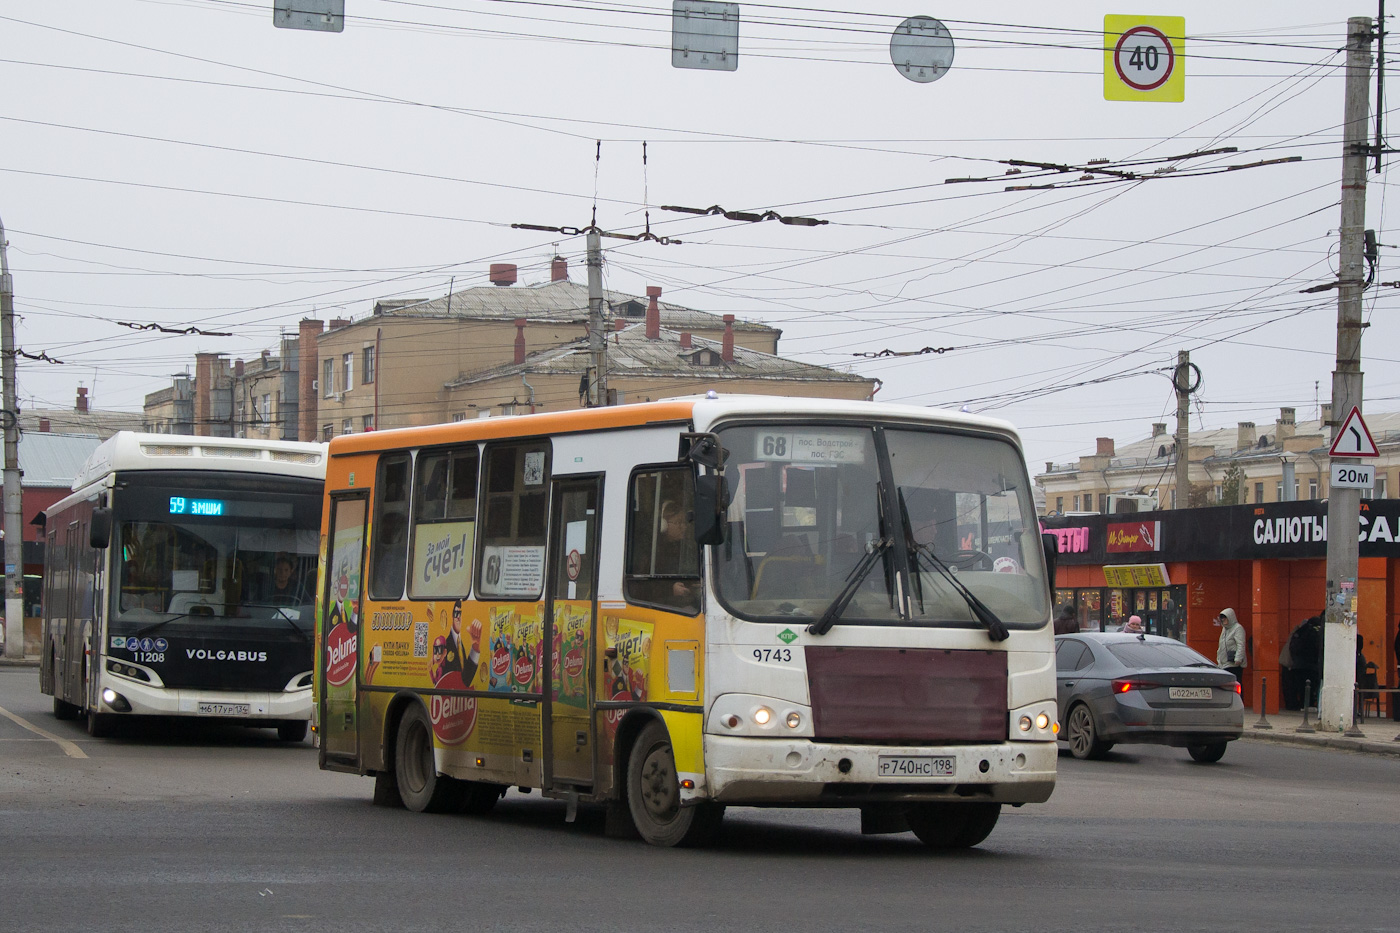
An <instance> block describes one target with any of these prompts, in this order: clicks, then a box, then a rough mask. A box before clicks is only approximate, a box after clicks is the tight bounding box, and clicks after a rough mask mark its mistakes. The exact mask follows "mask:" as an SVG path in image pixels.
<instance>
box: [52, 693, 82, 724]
mask: <svg viewBox="0 0 1400 933" xmlns="http://www.w3.org/2000/svg"><path fill="white" fill-rule="evenodd" d="M82 711H83V709H82V707H81V706H74V705H73V704H72V703H69V702H68V701H67V700H60V699H59V698H58V697H54V698H53V718H54V719H77V718H78V714H79V713H81V712H82Z"/></svg>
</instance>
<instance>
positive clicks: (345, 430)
mask: <svg viewBox="0 0 1400 933" xmlns="http://www.w3.org/2000/svg"><path fill="white" fill-rule="evenodd" d="M340 433H341V434H354V433H355V419H354V418H346V419H345V420H344V421H343V422H341V425H340Z"/></svg>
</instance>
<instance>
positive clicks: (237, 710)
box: [199, 703, 248, 716]
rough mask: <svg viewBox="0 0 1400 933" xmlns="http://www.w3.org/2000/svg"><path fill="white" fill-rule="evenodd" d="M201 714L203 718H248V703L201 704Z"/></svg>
mask: <svg viewBox="0 0 1400 933" xmlns="http://www.w3.org/2000/svg"><path fill="white" fill-rule="evenodd" d="M199 714H200V715H201V716H247V715H248V704H247V703H201V704H199Z"/></svg>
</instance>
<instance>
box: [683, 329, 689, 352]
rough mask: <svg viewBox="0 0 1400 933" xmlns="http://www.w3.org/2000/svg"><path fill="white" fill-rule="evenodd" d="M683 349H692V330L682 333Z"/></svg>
mask: <svg viewBox="0 0 1400 933" xmlns="http://www.w3.org/2000/svg"><path fill="white" fill-rule="evenodd" d="M681 349H682V350H689V349H690V331H686V332H684V333H683V334H681Z"/></svg>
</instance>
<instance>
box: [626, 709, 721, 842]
mask: <svg viewBox="0 0 1400 933" xmlns="http://www.w3.org/2000/svg"><path fill="white" fill-rule="evenodd" d="M627 808H628V810H630V811H631V813H632V823H633V825H635V826H636V827H637V833H638V835H640V836H641V837H642V839H644V840H645V841H647V842H648V843H650V844H651V845H654V846H702V845H708V844H709V843H710V842H712V841H714V838H715V837H716V836H717V835H718V834H719V827H720V823H721V821H723V819H724V807H722V806H720V805H718V804H714V803H701V804H697V805H695V806H690V807H683V806H681V789H680V781H679V780H678V779H677V777H676V760H675V756H674V755H673V754H672V752H671V737H670V736H669V735H668V734H667V733H666V727H665V726H664V725H662V724H661V723H659V722H652V723H648V724H647V726H646V727H645V728H643V729H642V733H641V735H639V736H637V741H636V743H635V744H634V745H633V746H632V754H631V755H630V756H628V759H627Z"/></svg>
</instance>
